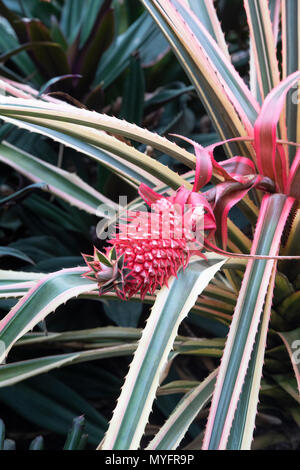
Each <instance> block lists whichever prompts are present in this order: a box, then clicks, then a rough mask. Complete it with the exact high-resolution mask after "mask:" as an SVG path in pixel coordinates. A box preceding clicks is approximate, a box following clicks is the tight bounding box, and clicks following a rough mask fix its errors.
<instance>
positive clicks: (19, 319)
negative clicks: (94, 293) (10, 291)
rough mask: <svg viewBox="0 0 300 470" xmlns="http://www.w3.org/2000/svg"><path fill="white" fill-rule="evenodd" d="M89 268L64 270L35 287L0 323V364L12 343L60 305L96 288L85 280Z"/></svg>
mask: <svg viewBox="0 0 300 470" xmlns="http://www.w3.org/2000/svg"><path fill="white" fill-rule="evenodd" d="M86 271H87V269H86V268H70V269H62V270H61V271H58V272H56V273H52V274H49V275H47V276H45V277H44V278H43V279H41V280H40V281H39V282H38V283H37V284H36V285H35V286H33V287H32V288H31V289H30V290H29V291H28V293H27V294H26V295H24V296H23V297H22V298H21V299H20V300H19V302H18V303H17V304H16V305H15V306H14V307H13V308H12V310H11V311H10V312H9V313H8V314H7V315H6V316H5V317H4V318H3V319H2V320H1V321H0V350H1V351H0V362H3V360H4V359H5V357H6V356H7V354H8V352H9V350H10V349H11V347H12V346H13V344H14V343H15V342H16V341H17V340H18V339H19V338H21V337H22V336H23V335H24V334H25V333H27V332H28V331H30V330H31V329H32V328H33V327H34V326H35V325H36V324H37V323H39V322H40V321H42V320H43V319H44V318H45V317H46V316H47V315H48V314H49V313H51V312H53V311H54V310H55V309H56V308H57V307H58V306H59V305H61V304H63V303H65V302H67V300H69V299H71V298H72V297H76V296H78V295H79V294H81V293H83V292H88V291H90V290H92V289H94V288H95V287H96V283H92V282H91V281H89V280H88V279H85V278H83V277H82V274H83V273H84V272H86Z"/></svg>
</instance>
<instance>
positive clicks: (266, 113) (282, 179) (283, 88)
mask: <svg viewBox="0 0 300 470" xmlns="http://www.w3.org/2000/svg"><path fill="white" fill-rule="evenodd" d="M298 80H300V71H298V72H295V73H293V74H291V75H289V76H288V77H287V78H286V79H285V80H283V81H282V82H280V84H279V85H278V86H277V87H276V88H274V89H273V90H272V91H271V93H269V94H268V96H267V97H266V99H265V101H264V103H263V105H262V108H261V111H260V114H259V116H258V118H257V120H256V123H255V125H254V147H255V151H256V158H257V165H258V170H259V172H260V173H261V174H263V175H265V176H268V177H269V178H271V179H272V180H274V181H275V182H276V183H277V186H278V189H279V190H280V191H285V190H286V183H287V172H288V160H287V155H286V154H285V153H284V152H283V149H282V148H280V147H278V145H277V133H276V131H277V124H278V122H279V118H280V114H281V111H282V108H283V106H284V103H285V99H286V95H287V93H288V91H289V90H290V88H291V87H292V86H293V85H294V84H295V83H296V82H297V81H298Z"/></svg>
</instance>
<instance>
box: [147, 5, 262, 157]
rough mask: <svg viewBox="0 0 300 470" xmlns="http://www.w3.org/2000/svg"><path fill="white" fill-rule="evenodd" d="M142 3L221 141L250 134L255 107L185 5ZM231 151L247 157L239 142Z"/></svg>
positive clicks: (256, 107)
mask: <svg viewBox="0 0 300 470" xmlns="http://www.w3.org/2000/svg"><path fill="white" fill-rule="evenodd" d="M142 1H143V3H144V5H145V7H146V8H147V9H148V11H149V13H150V14H151V15H152V16H153V18H154V19H155V21H156V22H157V24H158V26H159V27H160V28H161V30H162V31H163V33H164V34H165V36H166V37H167V39H168V41H169V42H170V44H171V46H172V48H173V51H174V53H175V54H176V56H177V57H178V59H179V61H180V62H181V65H182V66H183V68H184V69H185V71H186V73H187V75H188V76H189V78H190V80H191V82H192V83H193V85H194V86H195V89H196V90H197V92H198V94H199V97H200V99H201V101H202V103H203V105H204V106H205V108H206V110H207V113H208V114H209V116H210V118H211V119H212V122H213V124H214V126H215V129H216V131H217V132H218V133H219V135H220V137H221V139H222V140H225V139H229V138H232V137H233V136H235V137H238V136H244V135H246V134H247V133H248V134H250V135H251V134H252V131H253V125H254V122H255V120H256V118H257V115H258V112H259V105H258V103H257V102H256V100H255V99H254V97H253V95H252V94H251V92H250V90H249V89H248V88H247V86H246V85H245V83H244V82H243V80H242V79H241V77H240V76H239V74H238V73H237V72H236V70H235V69H234V67H233V66H232V64H231V63H230V61H229V60H228V56H227V55H226V54H224V52H223V50H222V49H220V47H219V46H218V44H217V43H216V42H215V40H214V39H213V37H211V36H210V34H209V33H208V32H207V30H206V29H205V27H204V26H203V24H202V23H201V21H199V19H198V18H197V17H196V16H195V15H194V13H193V12H192V10H191V9H190V8H189V7H188V5H187V2H183V1H182V0H151V1H150V0H142ZM224 91H225V92H224ZM235 148H236V149H239V151H240V152H241V153H240V154H244V155H246V153H247V152H248V154H251V150H250V147H249V146H247V145H244V144H242V143H239V144H237V145H236V146H235ZM237 152H238V150H237Z"/></svg>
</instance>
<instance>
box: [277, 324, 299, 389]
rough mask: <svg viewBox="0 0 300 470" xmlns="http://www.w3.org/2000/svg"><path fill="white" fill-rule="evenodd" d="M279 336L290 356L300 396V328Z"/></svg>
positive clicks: (281, 333)
mask: <svg viewBox="0 0 300 470" xmlns="http://www.w3.org/2000/svg"><path fill="white" fill-rule="evenodd" d="M277 334H278V335H279V336H280V338H281V339H282V341H283V343H284V345H285V347H286V349H287V352H288V354H289V356H290V360H291V363H292V366H293V369H294V373H295V377H296V380H297V385H298V392H299V395H300V328H297V329H296V330H293V331H285V332H279V331H277Z"/></svg>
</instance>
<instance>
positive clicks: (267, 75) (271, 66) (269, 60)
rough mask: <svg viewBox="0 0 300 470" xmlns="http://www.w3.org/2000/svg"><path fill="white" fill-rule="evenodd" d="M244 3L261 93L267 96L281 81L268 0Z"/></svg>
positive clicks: (252, 0) (253, 0) (254, 0)
mask: <svg viewBox="0 0 300 470" xmlns="http://www.w3.org/2000/svg"><path fill="white" fill-rule="evenodd" d="M244 5H245V9H246V13H247V19H248V25H249V29H250V37H251V45H252V46H253V52H254V57H255V62H256V73H257V79H258V83H259V88H260V94H261V96H262V97H263V98H265V97H266V96H267V94H268V93H269V92H270V91H271V90H272V89H273V88H275V86H277V85H278V83H279V81H280V77H279V70H278V62H277V57H276V45H275V38H274V34H273V30H272V22H271V16H270V12H269V5H268V0H250V1H249V0H246V1H245V2H244Z"/></svg>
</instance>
